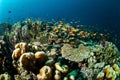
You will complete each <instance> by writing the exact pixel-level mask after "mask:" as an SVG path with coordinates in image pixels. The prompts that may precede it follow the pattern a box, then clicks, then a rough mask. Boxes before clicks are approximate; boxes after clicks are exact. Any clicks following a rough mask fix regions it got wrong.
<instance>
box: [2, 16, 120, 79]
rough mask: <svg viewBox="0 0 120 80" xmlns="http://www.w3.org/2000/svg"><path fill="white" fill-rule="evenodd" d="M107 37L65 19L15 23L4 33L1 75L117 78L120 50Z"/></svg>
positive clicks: (47, 77)
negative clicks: (68, 22) (66, 22)
mask: <svg viewBox="0 0 120 80" xmlns="http://www.w3.org/2000/svg"><path fill="white" fill-rule="evenodd" d="M4 26H10V25H4ZM2 34H3V33H2ZM106 37H108V36H107V35H106V34H103V33H99V32H94V31H91V30H87V29H85V30H82V29H80V28H75V27H73V26H71V25H70V24H65V23H63V22H62V21H59V22H56V23H52V22H44V21H41V20H32V19H30V18H29V19H27V20H25V21H23V22H17V23H14V24H13V25H12V27H11V29H9V30H7V31H6V32H5V33H4V35H3V36H2V37H0V74H1V75H0V79H1V80H3V78H4V79H5V80H104V79H106V80H117V79H119V77H120V52H119V50H118V48H117V46H116V45H115V44H114V43H113V42H109V41H108V40H107V38H106Z"/></svg>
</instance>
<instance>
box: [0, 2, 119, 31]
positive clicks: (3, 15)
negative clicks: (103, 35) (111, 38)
mask: <svg viewBox="0 0 120 80" xmlns="http://www.w3.org/2000/svg"><path fill="white" fill-rule="evenodd" d="M119 4H120V0H0V23H2V22H5V21H9V22H15V21H21V20H24V19H26V18H28V17H32V18H41V19H45V20H51V19H56V20H59V19H62V18H64V19H65V20H66V21H68V22H69V21H71V20H80V23H81V24H86V25H98V26H99V27H106V28H109V29H111V30H114V31H115V32H119V30H120V29H119V27H120V5H119Z"/></svg>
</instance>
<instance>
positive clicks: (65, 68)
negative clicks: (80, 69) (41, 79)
mask: <svg viewBox="0 0 120 80" xmlns="http://www.w3.org/2000/svg"><path fill="white" fill-rule="evenodd" d="M55 68H56V70H58V71H60V72H62V73H67V72H68V66H67V65H61V64H60V63H59V62H56V63H55Z"/></svg>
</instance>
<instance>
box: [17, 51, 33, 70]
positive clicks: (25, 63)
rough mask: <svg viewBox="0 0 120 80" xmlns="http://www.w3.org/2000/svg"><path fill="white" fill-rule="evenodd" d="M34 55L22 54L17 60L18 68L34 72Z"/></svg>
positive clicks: (29, 53) (30, 53)
mask: <svg viewBox="0 0 120 80" xmlns="http://www.w3.org/2000/svg"><path fill="white" fill-rule="evenodd" d="M33 65H35V55H34V53H32V52H28V53H24V54H22V55H21V56H20V58H19V66H20V67H23V68H24V69H27V70H31V71H33V70H34V66H33Z"/></svg>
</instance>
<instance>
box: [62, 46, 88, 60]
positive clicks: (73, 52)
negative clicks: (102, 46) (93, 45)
mask: <svg viewBox="0 0 120 80" xmlns="http://www.w3.org/2000/svg"><path fill="white" fill-rule="evenodd" d="M61 53H62V57H64V58H65V59H69V60H71V61H75V62H80V61H83V59H85V58H88V57H89V53H90V50H89V49H88V48H87V47H86V46H84V45H82V44H81V45H80V46H79V48H72V47H71V46H70V45H69V44H64V45H63V47H62V50H61Z"/></svg>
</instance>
